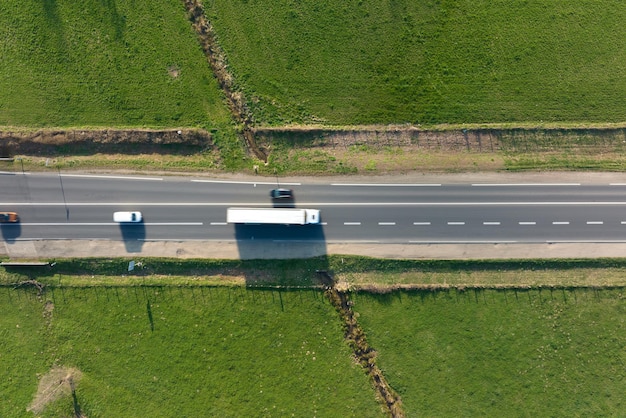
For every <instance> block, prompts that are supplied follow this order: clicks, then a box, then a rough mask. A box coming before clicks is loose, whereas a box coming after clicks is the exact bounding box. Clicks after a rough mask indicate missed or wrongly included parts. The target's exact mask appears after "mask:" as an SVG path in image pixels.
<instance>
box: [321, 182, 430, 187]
mask: <svg viewBox="0 0 626 418" xmlns="http://www.w3.org/2000/svg"><path fill="white" fill-rule="evenodd" d="M330 185H331V186H348V187H357V186H364V187H441V184H438V183H432V184H429V183H331V184H330Z"/></svg>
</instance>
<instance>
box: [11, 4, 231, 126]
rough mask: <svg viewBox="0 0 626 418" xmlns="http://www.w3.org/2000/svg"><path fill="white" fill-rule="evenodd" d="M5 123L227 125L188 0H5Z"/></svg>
mask: <svg viewBox="0 0 626 418" xmlns="http://www.w3.org/2000/svg"><path fill="white" fill-rule="evenodd" d="M1 10H2V12H1V13H0V56H1V57H2V59H0V125H5V126H28V127H75V126H79V127H82V126H94V127H95V126H107V127H108V126H115V127H128V126H146V127H187V126H203V127H208V128H213V127H215V126H222V127H223V126H228V124H230V114H229V112H228V109H227V108H226V106H225V105H224V102H223V96H222V93H221V91H220V90H219V87H218V86H217V82H216V80H215V78H214V77H213V74H212V73H211V69H210V68H209V65H208V64H207V61H206V58H205V56H204V54H203V52H202V50H201V48H200V46H199V44H198V41H197V37H196V34H195V32H194V30H193V28H192V27H191V24H190V23H189V21H188V20H187V18H186V14H185V9H184V7H183V4H182V3H181V2H180V1H176V0H150V1H119V0H113V1H99V0H85V1H79V2H77V1H72V0H57V1H54V0H44V1H36V0H26V1H22V0H3V1H2V6H1Z"/></svg>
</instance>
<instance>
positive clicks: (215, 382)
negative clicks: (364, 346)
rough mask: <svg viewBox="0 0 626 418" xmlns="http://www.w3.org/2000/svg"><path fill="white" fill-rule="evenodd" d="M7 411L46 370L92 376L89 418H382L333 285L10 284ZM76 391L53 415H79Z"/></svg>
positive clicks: (0, 311)
mask: <svg viewBox="0 0 626 418" xmlns="http://www.w3.org/2000/svg"><path fill="white" fill-rule="evenodd" d="M0 302H1V303H0V330H1V331H0V332H1V333H2V334H1V335H2V338H1V339H0V353H2V355H1V356H0V364H2V366H3V367H2V369H1V371H0V377H1V379H0V381H1V382H2V383H0V388H1V389H2V391H1V392H2V399H3V401H2V402H0V415H1V416H3V417H19V416H25V417H26V416H32V413H27V412H26V408H27V407H28V406H29V405H30V404H31V402H32V401H33V399H34V398H35V394H36V391H37V385H38V380H39V377H42V376H44V375H46V374H47V373H48V372H50V371H51V370H53V369H54V368H55V367H65V368H68V369H72V368H73V369H74V370H76V371H78V372H79V373H80V374H81V378H80V381H78V382H77V383H76V398H77V402H78V405H79V407H80V410H81V411H82V412H83V413H84V414H85V415H86V416H107V417H109V416H110V417H117V416H119V417H121V416H123V417H146V416H150V417H172V416H189V417H199V416H229V417H242V416H292V415H293V416H344V417H349V416H354V417H382V416H385V415H384V414H383V412H382V408H381V406H380V404H378V403H377V401H376V398H375V394H374V390H373V388H372V386H371V384H370V382H369V381H368V378H367V376H366V374H365V373H364V372H363V370H362V368H361V367H360V366H359V365H358V364H356V362H354V361H353V359H352V353H351V352H350V349H349V347H348V346H347V344H345V343H344V341H343V328H342V324H341V323H340V320H339V318H338V316H337V314H336V312H335V310H334V308H333V307H332V306H331V305H330V304H329V303H328V302H327V301H326V299H325V298H324V296H323V295H322V293H321V291H316V290H302V291H291V292H289V291H281V292H279V291H272V290H247V289H245V288H225V287H221V288H215V287H201V288H193V289H192V288H186V287H178V286H169V287H168V286H165V287H161V288H145V287H139V286H137V287H135V286H127V287H117V288H105V287H89V288H54V289H52V288H50V289H48V290H47V292H46V293H45V295H44V297H43V298H37V297H36V296H35V294H34V292H32V291H30V290H23V289H22V290H13V289H10V288H6V287H4V288H0ZM73 412H74V406H73V402H72V397H71V396H69V395H66V396H65V397H62V398H61V399H58V400H56V401H54V402H51V403H50V404H48V405H47V406H46V408H45V409H44V412H43V413H42V414H41V415H40V416H42V417H57V416H70V415H73Z"/></svg>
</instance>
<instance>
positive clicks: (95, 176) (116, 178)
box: [60, 173, 163, 181]
mask: <svg viewBox="0 0 626 418" xmlns="http://www.w3.org/2000/svg"><path fill="white" fill-rule="evenodd" d="M60 175H61V177H85V178H92V179H113V180H149V181H162V180H163V178H159V177H128V176H102V175H91V174H63V173H61V174H60Z"/></svg>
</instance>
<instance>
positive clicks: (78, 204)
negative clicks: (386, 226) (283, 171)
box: [0, 201, 626, 207]
mask: <svg viewBox="0 0 626 418" xmlns="http://www.w3.org/2000/svg"><path fill="white" fill-rule="evenodd" d="M0 204H1V205H6V206H120V207H123V206H190V207H191V206H224V207H227V206H233V207H272V204H271V203H259V202H250V203H239V202H238V203H229V202H222V203H216V202H118V203H110V202H83V203H80V202H67V203H63V202H1V201H0ZM306 206H326V207H331V206H333V207H339V206H424V207H427V206H428V207H436V206H626V201H622V202H617V201H616V202H370V203H366V202H351V203H347V202H342V203H330V202H317V203H307V202H303V203H300V204H298V207H306Z"/></svg>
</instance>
